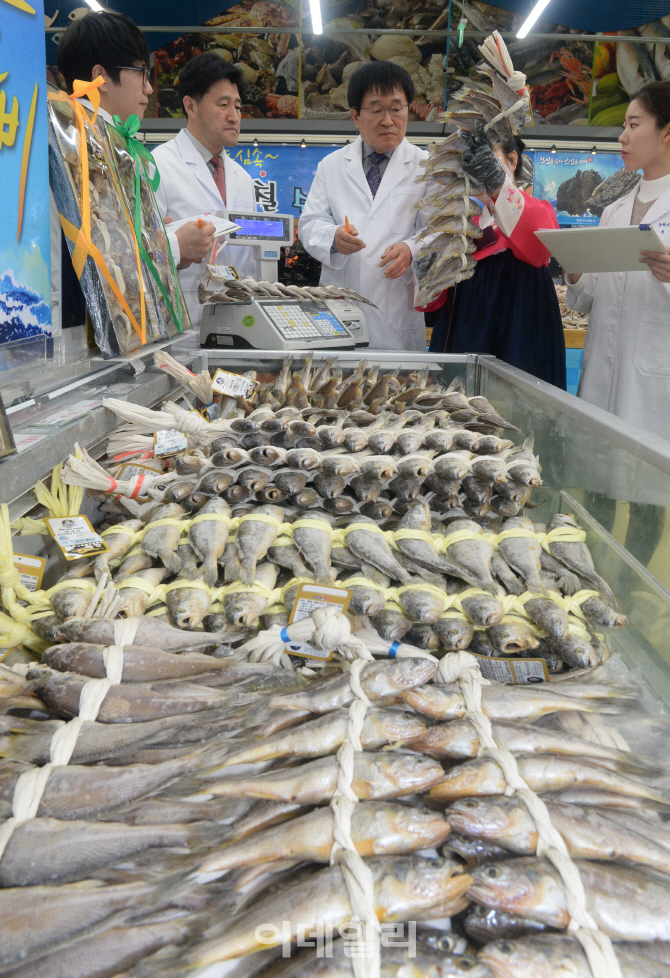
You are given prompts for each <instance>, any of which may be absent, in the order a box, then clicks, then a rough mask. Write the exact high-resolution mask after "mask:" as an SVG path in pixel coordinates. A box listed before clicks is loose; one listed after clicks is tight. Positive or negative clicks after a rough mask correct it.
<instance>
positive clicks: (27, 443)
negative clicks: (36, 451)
mask: <svg viewBox="0 0 670 978" xmlns="http://www.w3.org/2000/svg"><path fill="white" fill-rule="evenodd" d="M46 437H47V435H46V432H45V433H44V434H42V435H38V434H32V433H28V432H21V434H19V435H14V443H15V444H16V450H17V452H18V453H19V455H20V454H21V452H25V451H26V449H28V448H32V447H33V446H34V445H37V444H38V443H39V442H41V441H44V439H45V438H46Z"/></svg>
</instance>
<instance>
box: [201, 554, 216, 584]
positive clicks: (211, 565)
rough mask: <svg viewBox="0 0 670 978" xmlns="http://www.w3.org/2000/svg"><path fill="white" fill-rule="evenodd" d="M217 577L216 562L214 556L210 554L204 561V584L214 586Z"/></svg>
mask: <svg viewBox="0 0 670 978" xmlns="http://www.w3.org/2000/svg"><path fill="white" fill-rule="evenodd" d="M218 577H219V568H218V564H217V562H216V557H214V556H213V555H212V556H211V557H210V558H209V559H208V560H207V561H205V569H204V573H203V578H204V581H205V584H207V586H208V587H215V586H216V582H217V580H218Z"/></svg>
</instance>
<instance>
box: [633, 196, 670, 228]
mask: <svg viewBox="0 0 670 978" xmlns="http://www.w3.org/2000/svg"><path fill="white" fill-rule="evenodd" d="M668 211H670V190H666V191H664V192H663V193H662V194H661V195H660V197H657V198H656V200H655V201H654V203H653V204H652V205H651V207H650V208H649V210H648V211H647V213H646V214H645V215H644V218H643V219H642V223H643V224H651V223H652V221H657V220H658V218H659V217H663V215H664V214H667V213H668ZM631 213H632V211H631Z"/></svg>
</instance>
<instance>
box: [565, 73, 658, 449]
mask: <svg viewBox="0 0 670 978" xmlns="http://www.w3.org/2000/svg"><path fill="white" fill-rule="evenodd" d="M619 142H620V143H621V155H622V157H623V161H624V164H625V166H626V169H628V170H642V173H643V178H642V180H641V181H640V183H639V184H638V185H637V187H636V188H635V189H634V190H632V191H631V192H630V193H629V194H627V195H626V196H625V197H622V198H621V199H620V200H617V201H615V202H614V203H613V204H610V206H609V207H607V208H605V210H604V212H603V216H602V217H601V219H600V226H601V227H626V226H628V225H632V224H651V225H653V227H654V229H655V231H656V233H657V234H658V236H659V237H660V239H661V241H662V242H663V244H664V245H665V247H666V254H660V253H657V252H652V251H643V252H641V254H640V263H641V264H640V269H641V270H640V271H639V272H605V273H603V272H599V273H597V274H590V275H568V276H567V283H568V286H569V287H568V292H567V298H566V302H567V305H568V306H569V307H570V308H572V309H577V310H579V311H580V312H589V311H590V313H591V316H590V320H589V327H588V330H587V331H586V344H585V347H584V361H583V368H582V376H581V381H580V384H579V396H580V397H582V398H584V400H586V401H589V402H590V403H591V404H596V405H597V406H598V407H602V408H605V410H607V411H611V412H612V413H613V414H616V415H618V416H619V417H620V418H624V419H625V420H626V421H630V422H632V423H633V424H636V425H639V426H640V427H641V428H645V429H647V430H648V431H651V432H653V433H654V434H656V435H659V436H660V437H661V438H665V439H668V440H670V428H669V426H668V421H667V414H668V409H669V408H670V81H659V82H650V83H649V84H647V85H644V86H643V87H642V88H641V89H639V91H638V92H637V93H636V94H635V95H634V96H633V99H632V100H631V103H630V105H629V107H628V111H627V112H626V119H625V122H624V129H623V132H622V134H621V135H620V136H619Z"/></svg>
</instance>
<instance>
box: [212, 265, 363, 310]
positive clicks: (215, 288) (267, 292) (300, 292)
mask: <svg viewBox="0 0 670 978" xmlns="http://www.w3.org/2000/svg"><path fill="white" fill-rule="evenodd" d="M219 268H220V266H218V265H208V266H207V270H208V272H209V276H208V277H205V278H204V279H203V280H202V281H201V282H200V284H199V285H198V299H199V300H200V302H203V303H204V302H222V303H249V302H251V301H252V299H270V298H272V299H274V298H277V297H279V298H281V299H300V300H304V299H308V300H309V301H312V302H314V301H316V302H321V301H323V300H324V299H342V298H345V299H354V300H355V301H356V302H362V303H364V304H365V305H367V306H372V305H374V303H373V302H370V301H369V300H368V299H364V298H363V296H361V295H359V294H358V292H355V291H354V290H353V289H346V288H337V287H335V286H334V285H315V286H309V287H308V286H298V285H284V283H283V282H264V281H260V282H257V281H256V280H255V279H253V278H243V279H231V278H228V277H222V276H223V273H222V272H220V271H219Z"/></svg>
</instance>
